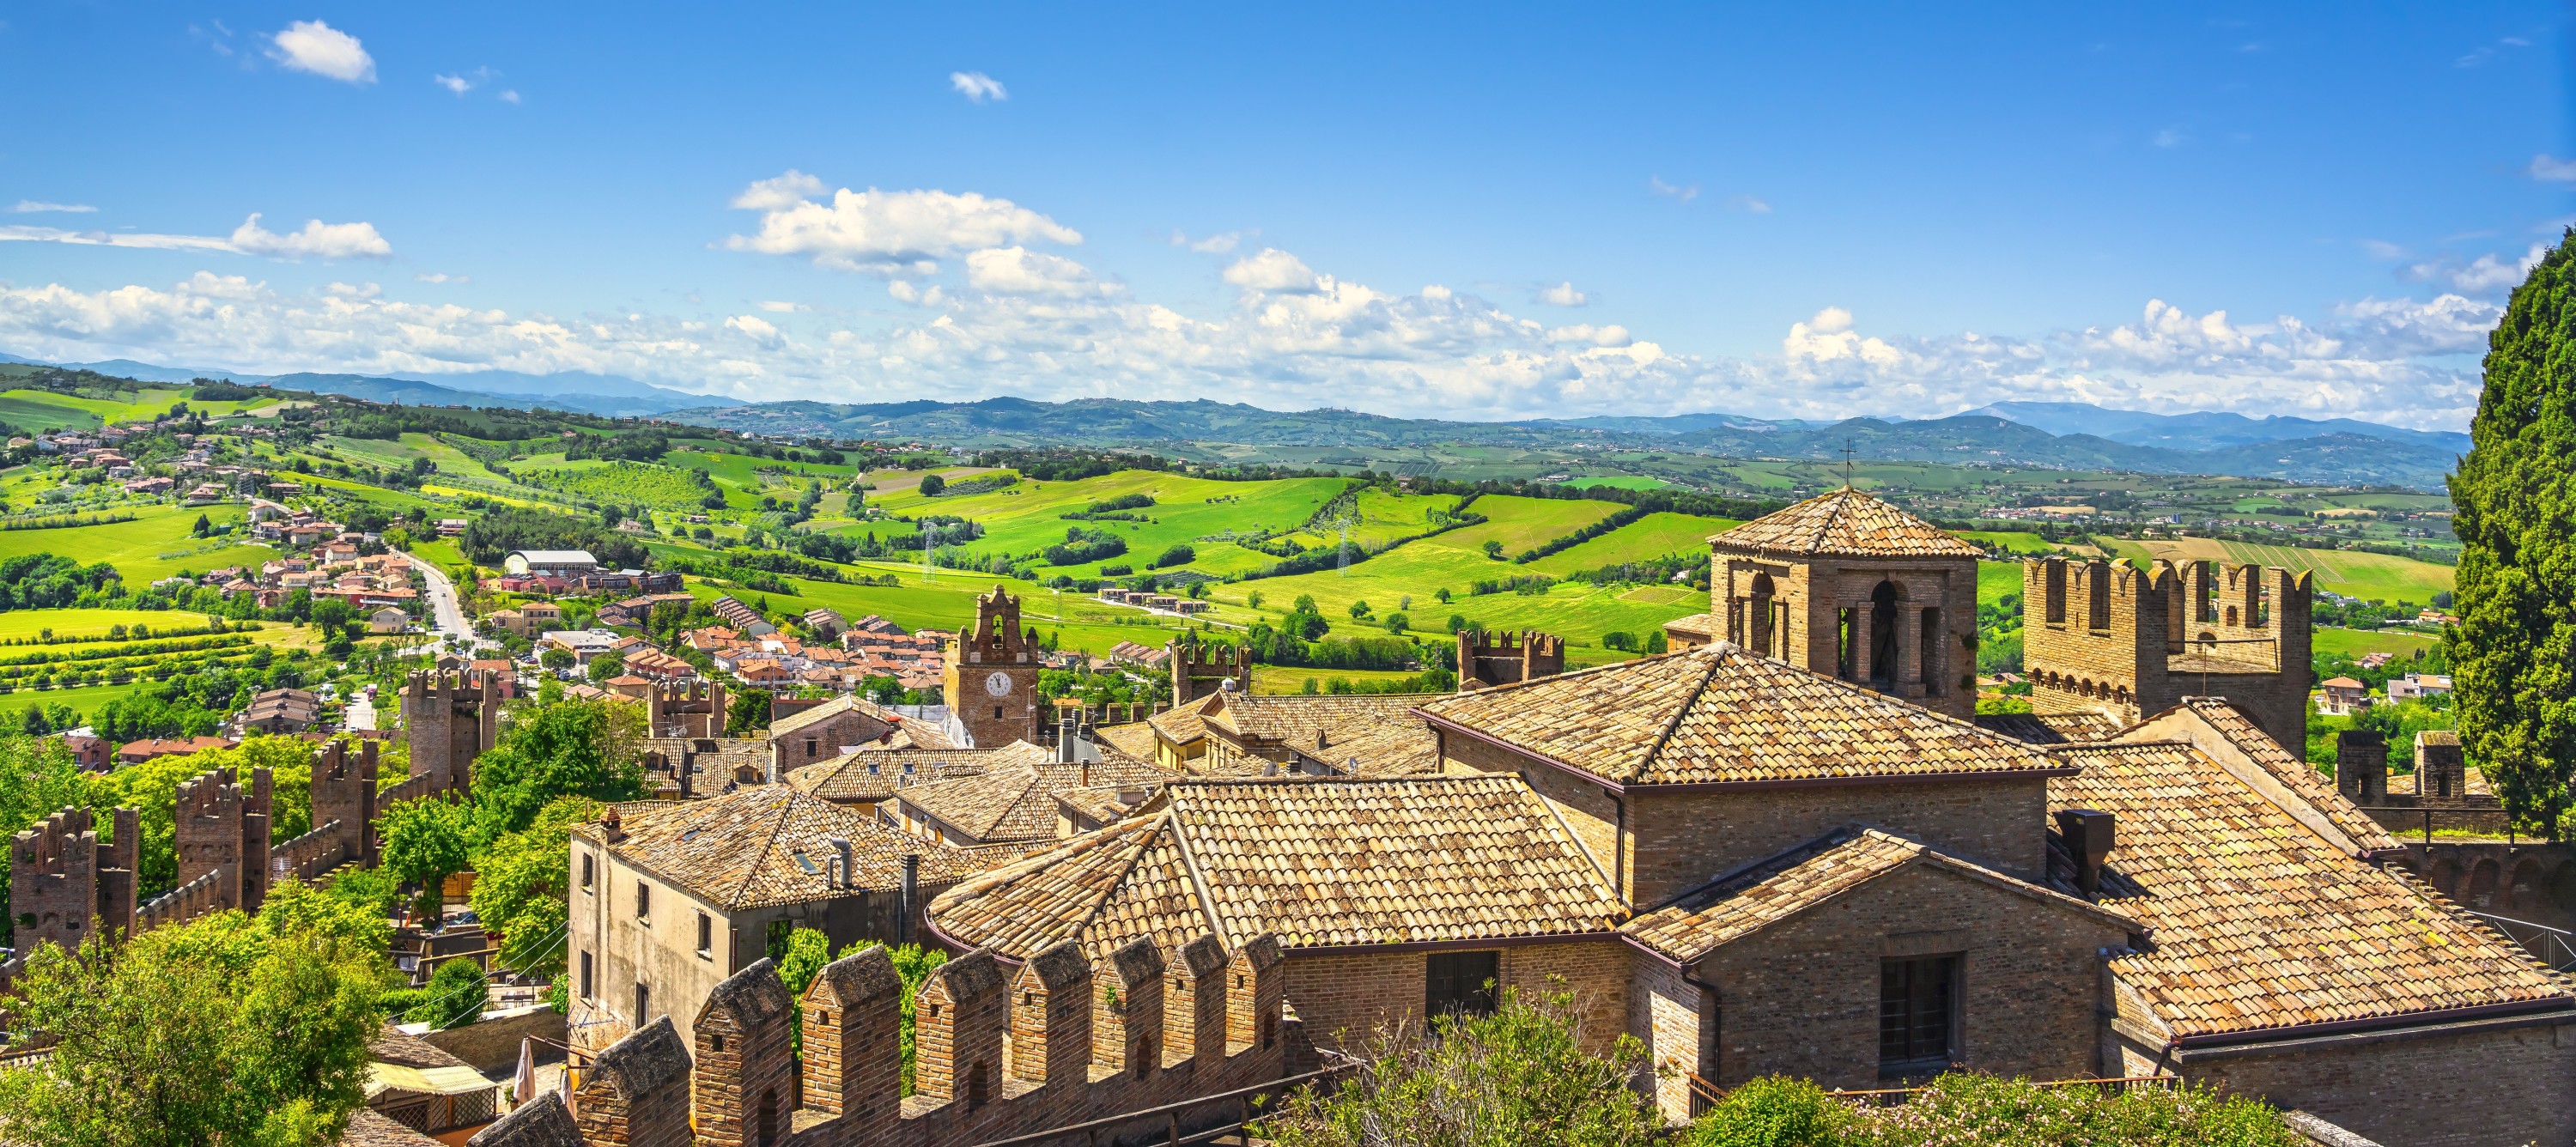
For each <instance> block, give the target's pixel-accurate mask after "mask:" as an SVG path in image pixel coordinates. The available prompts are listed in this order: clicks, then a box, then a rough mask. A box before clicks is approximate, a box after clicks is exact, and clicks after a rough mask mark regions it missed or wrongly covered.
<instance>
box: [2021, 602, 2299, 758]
mask: <svg viewBox="0 0 2576 1147" xmlns="http://www.w3.org/2000/svg"><path fill="white" fill-rule="evenodd" d="M2309 588H2310V578H2309V575H2308V574H2306V573H2304V572H2301V573H2292V572H2290V571H2289V570H2285V569H2278V568H2267V567H2264V566H2251V565H2244V566H2228V565H2215V564H2212V563H2208V562H2188V563H2185V564H2183V565H2181V566H2176V565H2174V564H2173V563H2171V562H2167V561H2158V562H2156V563H2155V564H2153V565H2151V566H2147V567H2143V568H2142V567H2139V566H2135V565H2131V564H2130V563H2129V562H2128V561H2127V560H2125V559H2122V560H2117V561H2093V562H2070V561H2067V560H2066V559H2064V558H2056V557H2052V558H2040V559H2036V560H2033V561H2028V562H2024V563H2022V596H2021V603H2022V635H2023V636H2022V665H2023V668H2024V671H2025V672H2026V673H2027V674H2028V675H2029V677H2030V683H2031V693H2030V704H2031V708H2032V709H2034V710H2036V711H2038V712H2041V713H2100V714H2103V715H2105V716H2108V717H2110V718H2111V719H2113V720H2115V721H2118V722H2120V723H2122V724H2129V723H2132V722H2135V721H2138V720H2141V719H2143V718H2145V717H2146V716H2147V715H2149V714H2152V713H2158V712H2162V711H2163V710H2165V709H2167V708H2170V707H2172V706H2173V705H2174V704H2176V703H2178V702H2180V701H2181V700H2182V699H2183V698H2185V697H2224V698H2226V699H2227V700H2229V701H2231V702H2233V703H2235V705H2236V707H2237V708H2240V709H2243V710H2245V711H2246V713H2248V714H2249V715H2251V716H2252V717H2253V719H2254V723H2255V724H2256V725H2258V726H2260V727H2261V728H2262V730H2263V731H2264V732H2265V733H2268V734H2270V735H2271V737H2272V739H2273V740H2275V741H2278V742H2280V744H2281V747H2282V748H2284V749H2287V750H2289V752H2290V754H2291V755H2292V756H2295V757H2305V756H2306V755H2307V704H2308V678H2309V676H2310V672H2309V663H2308V643H2309V621H2308V605H2309V598H2308V593H2309Z"/></svg>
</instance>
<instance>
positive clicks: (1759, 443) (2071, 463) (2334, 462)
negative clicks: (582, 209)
mask: <svg viewBox="0 0 2576 1147" xmlns="http://www.w3.org/2000/svg"><path fill="white" fill-rule="evenodd" d="M0 361H8V362H35V361H37V360H34V359H25V358H17V357H14V356H10V355H5V354H0ZM55 365H62V366H73V367H82V368H86V369H89V370H94V371H97V372H98V373H100V374H108V375H117V376H121V377H125V378H133V379H138V380H142V381H147V382H176V383H185V382H187V381H188V380H189V379H192V378H219V379H229V380H231V381H234V382H239V383H245V384H257V383H267V384H269V385H272V386H277V387H281V388H285V389H291V390H308V391H314V392H318V393H328V394H345V395H348V396H350V397H353V398H363V399H367V400H369V401H372V402H387V403H402V404H406V405H416V406H474V407H516V408H526V407H531V406H540V405H542V406H548V407H552V408H554V409H558V410H572V411H579V412H582V413H587V414H598V415H604V416H610V417H645V418H663V419H668V420H670V421H673V422H684V423H689V424H693V425H699V426H712V427H719V428H723V429H728V430H737V431H742V432H745V433H752V434H776V435H792V436H797V437H832V438H877V439H893V440H898V441H912V440H918V441H924V442H936V443H941V444H945V445H950V446H961V447H970V448H971V447H996V446H1138V447H1152V446H1155V445H1157V444H1170V443H1179V442H1195V443H1235V444H1240V445H1245V446H1308V447H1335V448H1346V449H1353V450H1366V449H1370V448H1396V447H1418V446H1432V445H1438V444H1443V443H1456V444H1463V445H1478V446H1506V447H1523V448H1531V449H1545V448H1561V447H1569V446H1591V447H1599V446H1604V445H1626V446H1631V447H1637V448H1644V449H1668V450H1670V449H1678V450H1689V451H1692V452H1695V453H1703V454H1711V455H1717V456H1723V457H1735V458H1800V459H1819V460H1832V459H1837V458H1840V457H1842V451H1843V450H1844V449H1845V447H1846V446H1848V447H1850V448H1851V449H1853V450H1855V451H1857V452H1858V454H1859V455H1860V456H1861V457H1864V458H1872V459H1884V460H1903V461H1917V462H1948V463H1954V464H1984V465H1996V466H2032V467H2046V468H2062V469H2086V470H2131V471H2142V472H2146V473H2157V474H2223V475H2231V476H2238V477H2251V478H2279V479H2285V480H2290V481H2299V482H2313V483H2321V484H2326V485H2355V486H2360V485H2384V486H2405V487H2411V488H2415V489H2425V490H2439V489H2441V488H2442V485H2443V478H2444V476H2445V475H2447V474H2449V473H2450V471H2451V469H2452V467H2453V466H2454V465H2455V464H2456V463H2457V461H2458V457H2459V455H2461V454H2464V453H2467V452H2468V448H2469V436H2468V435H2465V434H2456V433H2450V432H2446V431H2427V430H2405V429H2401V428H2398V427H2393V426H2382V425H2380V424H2378V423H2375V422H2363V421H2359V420H2357V419H2350V418H2333V419H2310V418H2292V417H2285V416H2273V417H2269V418H2249V417H2246V416H2245V415H2241V414H2221V413H2209V412H2199V413H2190V414H2148V413H2144V412H2140V411H2134V410H2112V409H2108V408H2105V407H2099V406H2091V405H2086V404H2083V403H2074V402H1999V403H1995V404H1992V405H1990V406H1985V407H1981V408H1979V409H1977V410H1973V411H1969V412H1967V413H1965V414H1957V415H1952V416H1950V417H1947V418H1930V419H1920V420H1888V419H1878V418H1852V419H1845V420H1843V421H1840V422H1821V421H1813V420H1801V419H1777V420H1774V419H1761V418H1751V417H1746V416H1743V415H1735V414H1723V413H1707V414H1680V415H1671V416H1665V417H1647V416H1620V415H1600V416H1592V417H1586V418H1573V419H1534V420H1528V421H1521V422H1453V421H1446V420H1441V419H1424V418H1390V417H1387V416H1385V415H1379V414H1363V413H1360V412H1357V411H1350V410H1333V409H1325V410H1303V411H1280V410H1265V409H1263V408H1261V407H1257V406H1249V405H1245V404H1241V403H1222V402H1210V401H1207V400H1204V399H1201V400H1197V401H1192V402H1137V401H1130V400H1127V399H1118V398H1082V399H1074V400H1071V401H1067V402H1038V401H1033V400H1030V399H1025V398H1007V397H1006V398H988V399H984V400H982V401H979V402H934V401H928V400H921V401H913V402H883V403H860V404H836V403H825V402H802V401H796V402H757V403H748V404H737V403H728V402H725V401H723V400H721V399H715V398H713V396H710V395H698V394H690V393H688V392H686V391H678V390H671V389H669V388H666V387H659V386H654V385H651V384H649V383H643V382H638V381H636V380H634V379H631V378H620V377H617V376H614V375H599V374H575V373H565V374H549V375H532V374H519V373H516V372H511V371H497V370H495V371H478V372H474V373H471V374H451V375H438V376H435V377H434V378H427V379H424V378H418V377H405V376H384V375H359V374H284V375H250V374H243V373H241V372H238V371H223V370H208V369H201V368H194V367H165V366H157V365H154V364H151V363H142V362H134V361H131V360H127V359H114V360H110V361H107V362H92V363H61V364H55Z"/></svg>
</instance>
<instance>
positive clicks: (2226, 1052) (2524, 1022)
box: [2167, 996, 2576, 1064]
mask: <svg viewBox="0 0 2576 1147" xmlns="http://www.w3.org/2000/svg"><path fill="white" fill-rule="evenodd" d="M2563 1023H2576V997H2569V996H2552V997H2549V998H2546V999H2539V1000H2523V1001H2518V1002H2515V1003H2506V1004H2477V1005H2473V1006H2469V1007H2460V1008H2444V1009H2442V1010H2440V1011H2432V1012H2417V1013H2413V1014H2410V1015H2405V1016H2388V1017H2379V1018H2374V1019H2362V1020H2337V1021H2332V1022H2328V1023H2316V1024H2299V1025H2296V1026H2293V1027H2285V1028H2269V1029H2265V1030H2263V1031H2260V1032H2250V1033H2248V1032H2226V1033H2214V1034H2209V1035H2197V1036H2178V1037H2175V1038H2174V1039H2173V1041H2172V1042H2171V1043H2170V1044H2168V1045H2167V1048H2168V1050H2170V1051H2172V1052H2173V1053H2175V1058H2176V1059H2177V1060H2179V1061H2180V1062H2182V1063H2186V1064H2188V1063H2198V1062H2203V1061H2207V1060H2212V1059H2228V1058H2234V1057H2237V1056H2247V1055H2277V1054H2283V1053H2290V1052H2300V1051H2313V1050H2321V1049H2325V1048H2332V1047H2349V1046H2355V1045H2361V1044H2372V1043H2385V1042H2388V1041H2391V1040H2401V1039H2415V1038H2420V1037H2425V1036H2441V1035H2457V1034H2462V1033H2465V1032H2471V1031H2485V1030H2493V1029H2499V1028H2513V1027H2527V1026H2531V1025H2536V1024H2563Z"/></svg>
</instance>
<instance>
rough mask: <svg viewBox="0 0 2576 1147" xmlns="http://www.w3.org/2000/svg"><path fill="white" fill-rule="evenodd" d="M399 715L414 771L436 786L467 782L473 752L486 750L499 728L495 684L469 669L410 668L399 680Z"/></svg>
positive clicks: (442, 788)
mask: <svg viewBox="0 0 2576 1147" xmlns="http://www.w3.org/2000/svg"><path fill="white" fill-rule="evenodd" d="M402 715H403V731H404V735H405V738H406V741H407V743H408V744H409V745H410V746H411V771H412V775H413V776H415V777H429V778H430V781H429V782H428V784H429V787H430V789H431V790H432V791H436V792H445V791H448V790H451V789H457V790H461V789H466V788H469V787H471V785H472V783H473V776H474V758H475V757H476V756H478V755H480V754H482V753H484V752H486V751H488V750H490V749H491V748H492V746H493V744H494V743H495V742H496V740H497V739H498V738H499V736H500V731H501V725H500V721H501V705H500V697H499V695H498V690H497V689H496V688H495V687H494V686H493V685H492V683H491V682H490V681H489V680H488V679H487V678H486V677H485V676H484V675H483V674H480V673H475V672H471V671H467V672H461V673H460V672H453V671H448V670H433V671H424V672H415V673H413V674H411V675H410V676H409V677H408V678H406V679H404V681H403V691H402ZM384 803H387V804H390V803H392V802H390V801H387V802H384Z"/></svg>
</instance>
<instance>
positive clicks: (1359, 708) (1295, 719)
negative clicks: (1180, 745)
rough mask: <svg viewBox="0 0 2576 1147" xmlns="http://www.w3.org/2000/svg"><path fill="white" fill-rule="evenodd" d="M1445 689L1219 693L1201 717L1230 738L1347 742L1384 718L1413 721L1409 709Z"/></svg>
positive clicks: (1305, 744)
mask: <svg viewBox="0 0 2576 1147" xmlns="http://www.w3.org/2000/svg"><path fill="white" fill-rule="evenodd" d="M1447 696H1450V694H1447V693H1361V694H1340V695H1335V694H1325V695H1318V696H1305V695H1298V694H1290V695H1286V696H1270V695H1261V694H1253V693H1219V694H1217V695H1216V703H1215V704H1213V705H1211V706H1209V707H1208V709H1207V710H1206V712H1205V714H1204V718H1203V719H1204V720H1205V722H1206V724H1207V726H1208V728H1210V729H1211V730H1215V731H1217V732H1220V733H1222V734H1224V735H1226V736H1227V737H1228V738H1229V739H1232V740H1235V741H1249V740H1262V741H1271V742H1277V743H1280V744H1284V745H1287V746H1288V747H1290V748H1292V749H1309V748H1313V747H1314V746H1315V735H1316V734H1318V733H1321V734H1324V735H1325V737H1326V739H1327V740H1328V741H1341V740H1348V739H1350V738H1352V737H1356V736H1358V735H1359V734H1361V733H1363V732H1368V731H1371V730H1374V729H1376V728H1378V727H1379V726H1381V725H1383V724H1385V723H1387V722H1390V721H1402V722H1407V723H1411V724H1419V723H1420V721H1419V720H1418V719H1416V718H1415V717H1414V716H1413V707H1414V706H1416V705H1419V704H1422V703H1423V702H1425V701H1436V700H1439V699H1440V698H1443V697H1447Z"/></svg>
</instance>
